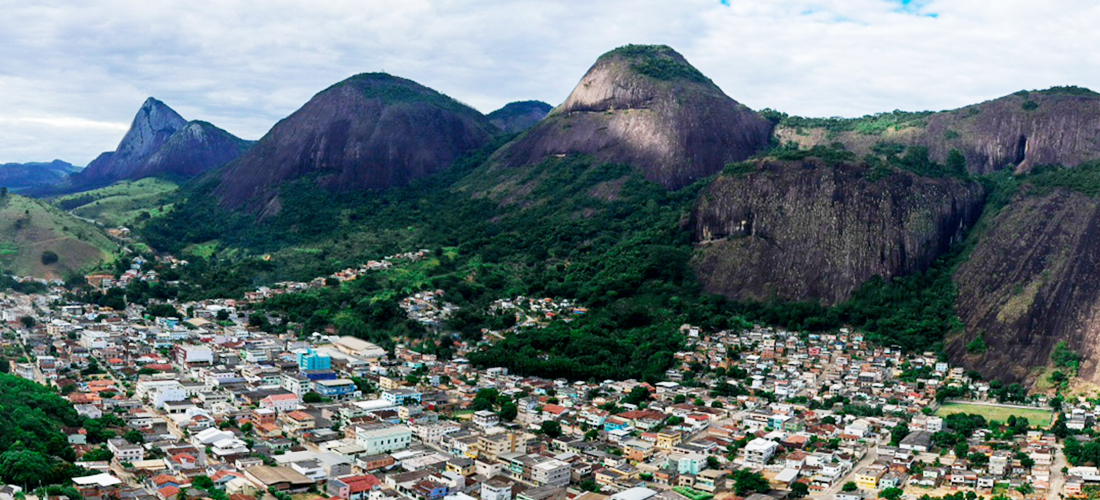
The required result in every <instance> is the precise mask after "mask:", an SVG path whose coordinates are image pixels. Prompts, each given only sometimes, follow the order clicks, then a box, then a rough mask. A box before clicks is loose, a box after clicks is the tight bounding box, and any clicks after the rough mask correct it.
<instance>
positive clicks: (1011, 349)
mask: <svg viewBox="0 0 1100 500" xmlns="http://www.w3.org/2000/svg"><path fill="white" fill-rule="evenodd" d="M1026 189H1027V188H1026V187H1025V190H1026ZM983 225H984V224H983ZM1098 241H1100V201H1098V200H1096V199H1094V198H1089V197H1087V196H1085V195H1083V194H1081V193H1078V192H1075V191H1070V190H1068V189H1065V188H1058V189H1055V190H1053V191H1052V192H1050V193H1049V194H1045V195H1042V196H1035V195H1028V194H1027V193H1026V192H1025V193H1021V194H1018V195H1017V196H1016V198H1015V199H1013V201H1012V202H1011V203H1009V204H1008V205H1007V206H1006V207H1004V208H1003V209H1001V211H1000V212H999V213H998V214H997V216H996V218H994V219H992V220H991V223H990V225H989V228H988V231H986V232H985V233H984V234H982V235H981V238H979V239H978V241H977V244H976V246H975V247H974V249H973V251H972V252H971V253H970V256H969V258H968V259H967V260H966V261H965V262H963V263H962V264H961V265H960V266H959V268H958V269H957V270H956V272H955V276H954V278H955V283H956V285H957V286H958V289H959V297H958V302H957V304H958V313H959V316H960V317H961V318H962V320H963V322H964V323H965V324H966V332H967V333H966V334H964V335H960V336H958V337H955V338H953V339H950V341H949V342H948V345H947V350H948V352H949V353H950V354H951V357H952V360H953V361H955V362H957V363H961V364H965V365H966V366H967V367H969V368H971V369H975V370H977V371H979V372H981V373H982V374H983V375H984V376H986V377H988V378H991V379H1000V380H1004V381H1019V382H1022V381H1029V379H1030V378H1031V377H1032V376H1033V375H1037V374H1038V373H1037V372H1035V371H1033V369H1034V368H1036V367H1044V366H1046V365H1047V364H1048V363H1049V360H1050V353H1051V350H1052V349H1053V348H1054V346H1055V345H1056V344H1057V343H1058V342H1059V341H1062V340H1065V341H1066V342H1067V344H1068V345H1069V347H1070V348H1071V349H1073V350H1075V351H1076V352H1078V353H1081V354H1083V355H1084V361H1083V363H1082V366H1081V371H1080V374H1081V375H1082V376H1083V377H1084V378H1086V379H1088V380H1094V381H1095V380H1097V378H1098V376H1100V372H1098V370H1097V362H1098V360H1100V343H1098V340H1100V245H1097V242H1098ZM978 336H981V337H982V340H983V341H984V342H985V344H986V346H987V347H986V349H985V352H984V353H973V354H968V353H967V350H966V346H967V344H968V343H970V342H971V341H972V340H973V339H974V338H975V337H978Z"/></svg>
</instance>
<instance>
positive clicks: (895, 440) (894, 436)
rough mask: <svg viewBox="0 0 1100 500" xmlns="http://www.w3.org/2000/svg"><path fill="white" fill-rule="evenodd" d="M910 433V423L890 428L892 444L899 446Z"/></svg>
mask: <svg viewBox="0 0 1100 500" xmlns="http://www.w3.org/2000/svg"><path fill="white" fill-rule="evenodd" d="M908 435H909V424H906V423H901V424H898V425H895V426H894V428H893V429H890V446H898V445H899V444H901V440H902V439H905V436H908Z"/></svg>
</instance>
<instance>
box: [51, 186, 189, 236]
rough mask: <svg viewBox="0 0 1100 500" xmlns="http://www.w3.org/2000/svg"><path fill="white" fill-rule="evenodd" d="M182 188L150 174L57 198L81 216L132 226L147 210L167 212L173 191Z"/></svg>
mask: <svg viewBox="0 0 1100 500" xmlns="http://www.w3.org/2000/svg"><path fill="white" fill-rule="evenodd" d="M178 188H179V186H178V185H177V184H176V183H174V182H171V181H167V180H164V179H158V178H155V177H147V178H145V179H141V180H137V181H120V182H116V183H114V184H111V185H110V186H107V187H104V188H99V189H94V190H92V191H86V192H83V193H79V194H72V195H67V196H62V197H59V198H57V199H55V200H54V202H55V203H56V204H57V205H58V206H59V207H61V208H63V209H65V210H71V211H72V213H73V214H74V215H76V216H78V217H83V218H85V219H92V220H94V221H96V222H99V223H100V224H103V225H104V226H108V227H116V226H129V225H132V224H133V223H134V222H135V221H137V220H138V219H139V218H141V217H143V215H142V214H144V213H148V214H149V215H150V216H152V217H157V216H159V215H161V214H163V213H164V211H165V210H167V209H168V208H170V207H171V201H170V198H171V196H170V195H171V194H172V193H173V192H175V191H176V189H178Z"/></svg>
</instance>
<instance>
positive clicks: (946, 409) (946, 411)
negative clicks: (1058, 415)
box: [936, 403, 1051, 427]
mask: <svg viewBox="0 0 1100 500" xmlns="http://www.w3.org/2000/svg"><path fill="white" fill-rule="evenodd" d="M953 413H969V414H972V415H981V416H983V417H985V419H986V420H996V421H998V422H1004V421H1006V420H1008V417H1010V416H1012V415H1015V416H1017V417H1025V418H1027V421H1028V422H1029V423H1031V424H1032V425H1038V426H1040V427H1049V426H1050V420H1051V412H1050V411H1049V410H1040V409H1038V408H1012V407H1008V406H986V405H975V404H967V403H944V405H943V406H941V407H940V409H939V410H937V411H936V415H939V416H941V417H944V416H947V415H951V414H953Z"/></svg>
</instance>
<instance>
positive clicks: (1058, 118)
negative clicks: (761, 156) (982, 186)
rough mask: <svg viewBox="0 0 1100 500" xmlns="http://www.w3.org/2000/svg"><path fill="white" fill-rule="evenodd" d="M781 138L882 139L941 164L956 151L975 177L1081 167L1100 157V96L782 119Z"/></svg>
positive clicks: (1053, 93)
mask: <svg viewBox="0 0 1100 500" xmlns="http://www.w3.org/2000/svg"><path fill="white" fill-rule="evenodd" d="M776 137H777V138H778V139H779V140H780V141H782V142H787V141H793V142H796V143H798V144H800V145H801V146H803V147H809V146H813V145H824V144H829V143H832V142H835V141H839V142H841V143H843V144H844V145H845V146H846V147H847V148H848V149H849V150H852V151H854V152H856V153H857V154H859V155H863V154H865V153H867V152H869V151H870V150H871V149H872V148H873V147H874V146H875V145H876V144H879V143H881V142H895V143H899V144H902V145H905V146H911V145H919V146H924V147H927V148H928V151H929V154H930V156H931V158H932V159H933V160H935V161H939V162H944V161H946V160H947V155H948V153H949V152H950V151H951V150H952V149H956V150H958V151H959V152H961V153H962V154H963V156H964V157H965V158H966V160H967V165H968V166H969V170H970V172H971V173H974V174H986V173H990V172H995V171H998V170H1001V169H1004V168H1007V167H1009V166H1012V167H1013V168H1015V169H1016V170H1017V171H1019V172H1025V171H1028V170H1030V169H1031V168H1034V167H1035V166H1039V165H1053V164H1058V165H1067V166H1074V165H1078V164H1080V163H1083V162H1086V161H1089V160H1094V159H1097V158H1100V142H1098V141H1097V137H1100V94H1097V93H1095V92H1092V91H1091V90H1088V89H1083V88H1079V87H1053V88H1051V89H1048V90H1044V91H1035V92H1028V91H1020V92H1016V93H1015V94H1011V95H1008V96H1005V97H1001V98H999V99H994V100H991V101H987V102H983V103H980V104H975V105H971V106H966V107H963V108H960V109H956V110H952V111H943V112H938V113H929V112H921V113H903V112H896V111H895V112H893V113H883V114H880V115H874V116H867V117H864V118H861V119H854V120H843V119H824V120H823V119H809V120H805V119H793V120H792V119H786V120H780V122H779V126H778V127H777V129H776Z"/></svg>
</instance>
